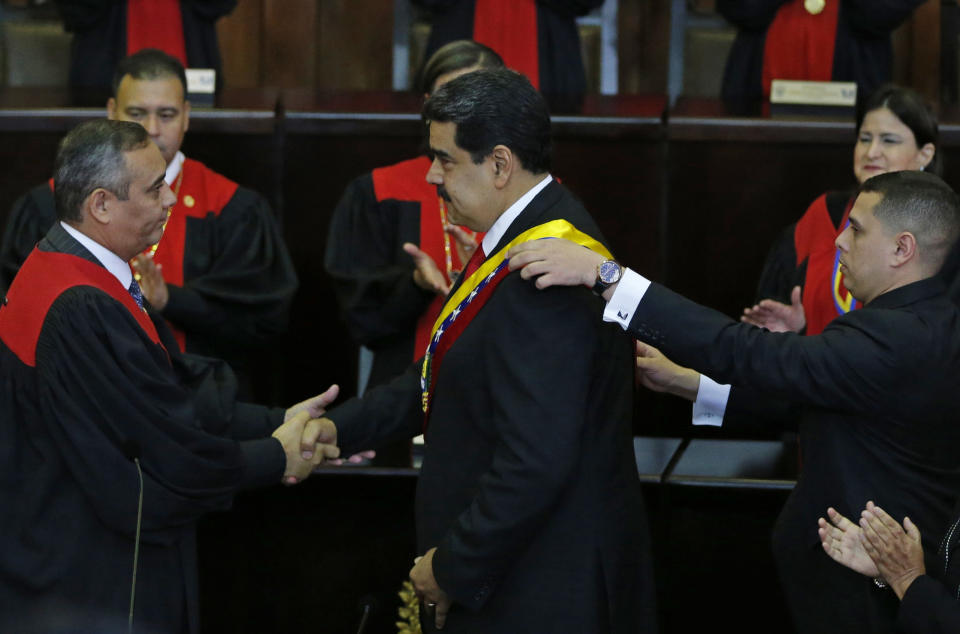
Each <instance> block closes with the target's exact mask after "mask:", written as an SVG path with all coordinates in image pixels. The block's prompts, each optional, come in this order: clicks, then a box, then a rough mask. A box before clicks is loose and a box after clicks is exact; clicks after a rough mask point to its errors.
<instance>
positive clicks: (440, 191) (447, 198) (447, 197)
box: [437, 185, 452, 203]
mask: <svg viewBox="0 0 960 634" xmlns="http://www.w3.org/2000/svg"><path fill="white" fill-rule="evenodd" d="M437 195H438V196H440V198H443V199H444V200H445V201H447V202H448V203H449V202H452V201H451V200H450V194H448V193H447V190H446V189H444V187H443V185H437Z"/></svg>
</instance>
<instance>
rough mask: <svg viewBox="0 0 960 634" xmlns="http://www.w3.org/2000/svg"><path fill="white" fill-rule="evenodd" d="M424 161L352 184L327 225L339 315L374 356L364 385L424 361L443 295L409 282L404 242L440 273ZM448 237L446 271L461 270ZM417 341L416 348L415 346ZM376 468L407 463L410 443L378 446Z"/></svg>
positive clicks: (435, 209)
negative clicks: (449, 268)
mask: <svg viewBox="0 0 960 634" xmlns="http://www.w3.org/2000/svg"><path fill="white" fill-rule="evenodd" d="M429 169H430V159H428V158H426V157H423V156H421V157H418V158H415V159H410V160H407V161H402V162H400V163H396V164H394V165H390V166H387V167H381V168H377V169H375V170H373V172H370V173H367V174H363V175H362V176H360V177H358V178H356V179H354V180H353V181H352V182H351V183H350V184H349V185H348V186H347V188H346V190H344V193H343V196H342V197H341V198H340V201H339V202H338V203H337V207H336V208H335V209H334V212H333V217H332V218H331V220H330V231H329V234H328V237H327V248H326V252H325V254H324V268H325V269H326V271H327V273H328V274H329V275H330V277H331V278H332V279H333V282H334V289H335V291H336V293H337V300H338V304H339V306H340V313H341V316H342V318H343V320H344V322H345V323H346V326H347V328H348V330H349V331H350V334H351V336H352V337H353V339H354V341H356V342H357V343H358V344H360V345H363V346H366V347H367V348H369V349H370V350H371V351H373V353H374V356H373V366H372V368H371V370H370V376H369V379H368V386H369V387H374V386H376V385H380V384H382V383H385V382H387V381H389V380H390V379H392V378H393V377H395V376H397V375H399V374H401V373H402V372H403V371H404V370H405V369H406V368H407V367H408V366H409V365H410V363H411V362H412V361H413V360H414V359H416V358H418V357H421V356H423V353H424V351H425V350H426V348H427V343H428V342H429V339H430V328H431V327H432V326H433V322H434V321H435V320H436V318H437V316H438V315H439V314H440V309H441V307H442V305H443V297H441V296H439V295H437V294H436V293H433V292H430V291H426V290H424V289H422V288H420V287H419V286H417V285H416V283H414V281H413V270H414V264H413V259H412V258H411V257H410V256H409V255H408V254H407V253H406V252H404V250H403V244H404V243H405V242H411V243H413V244H415V245H417V246H418V247H420V249H421V250H423V251H424V252H425V253H427V254H428V255H430V257H432V258H433V260H434V262H435V263H436V264H437V267H438V268H439V269H440V270H441V271H446V253H445V249H444V243H443V239H442V236H443V235H444V234H443V222H442V218H441V213H440V206H439V203H438V198H437V189H436V187H435V186H433V185H430V184H429V183H427V182H426V173H427V170H429ZM452 240H453V238H450V243H449V244H450V257H451V265H452V270H454V271H459V270H460V269H461V268H462V267H463V263H461V262H460V260H459V257H458V255H457V253H456V248H455V247H454V245H453V243H452ZM418 343H419V345H418ZM375 461H376V463H378V464H382V465H400V464H409V463H410V455H409V443H407V442H406V441H400V442H398V443H396V444H394V445H391V446H389V447H381V448H380V450H379V451H378V452H377V458H376V459H375Z"/></svg>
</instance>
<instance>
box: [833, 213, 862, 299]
mask: <svg viewBox="0 0 960 634" xmlns="http://www.w3.org/2000/svg"><path fill="white" fill-rule="evenodd" d="M847 213H849V210H848V212H847ZM849 224H850V220H849V218H848V219H847V222H846V224H845V225H843V229H846V228H847V225H849ZM843 229H841V232H842V231H843ZM830 281H831V291H832V295H833V305H834V306H835V307H836V309H837V315H838V316H839V315H843V314H846V313H849V312H850V311H851V310H856V308H857V300H855V299H854V298H853V295H851V294H850V291H848V290H847V287H846V286H844V285H843V272H842V271H841V270H840V249H837V254H836V255H835V256H834V258H833V276H832V277H831V279H830Z"/></svg>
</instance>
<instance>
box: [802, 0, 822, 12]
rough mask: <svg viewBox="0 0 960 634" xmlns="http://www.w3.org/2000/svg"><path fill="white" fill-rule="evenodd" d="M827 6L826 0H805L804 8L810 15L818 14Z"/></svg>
mask: <svg viewBox="0 0 960 634" xmlns="http://www.w3.org/2000/svg"><path fill="white" fill-rule="evenodd" d="M825 6H827V2H826V0H803V8H804V9H806V10H807V13H809V14H810V15H817V14H818V13H820V12H821V11H823V8H824V7H825Z"/></svg>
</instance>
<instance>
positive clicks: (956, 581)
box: [897, 504, 960, 634]
mask: <svg viewBox="0 0 960 634" xmlns="http://www.w3.org/2000/svg"><path fill="white" fill-rule="evenodd" d="M958 557H960V504H957V507H956V508H955V509H954V520H953V523H951V524H950V527H949V529H948V530H947V532H946V534H945V535H944V536H943V539H942V540H941V543H940V550H939V551H938V552H937V557H936V564H935V566H934V567H933V568H931V567H929V566H928V567H927V574H925V575H921V576H920V577H917V579H916V580H914V582H913V583H911V584H910V587H909V588H907V592H906V593H905V594H904V595H903V601H902V602H901V603H900V612H899V614H898V618H897V626H898V627H899V628H900V631H902V632H904V633H906V634H952V633H954V632H960V565H958V564H957V558H958Z"/></svg>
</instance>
